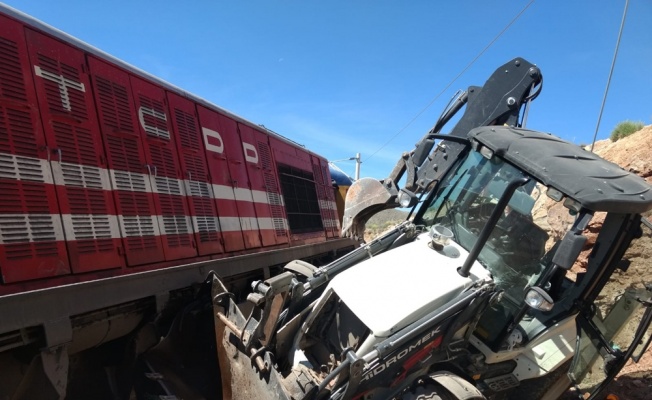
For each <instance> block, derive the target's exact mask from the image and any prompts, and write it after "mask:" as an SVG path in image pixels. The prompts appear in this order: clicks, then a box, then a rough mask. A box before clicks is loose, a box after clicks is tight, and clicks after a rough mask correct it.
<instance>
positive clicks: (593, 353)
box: [568, 218, 652, 399]
mask: <svg viewBox="0 0 652 400" xmlns="http://www.w3.org/2000/svg"><path fill="white" fill-rule="evenodd" d="M651 246H652V224H650V222H649V221H648V220H646V219H645V218H643V219H642V222H641V225H640V231H638V232H636V233H635V235H634V239H633V240H632V242H631V244H630V246H629V248H628V249H627V251H626V252H625V254H624V256H623V257H622V259H621V261H620V264H619V266H618V268H617V269H616V270H615V271H614V272H613V273H612V274H611V276H610V277H609V279H608V281H607V283H606V284H605V285H604V286H603V287H602V288H601V289H599V291H597V292H598V293H597V294H594V295H592V296H591V297H593V298H594V300H593V301H592V302H587V306H586V307H585V308H584V309H583V310H582V311H581V312H580V314H579V315H578V317H577V343H576V347H575V357H574V359H573V362H572V364H571V367H570V370H569V373H568V375H569V377H570V379H571V381H572V382H573V383H574V385H575V388H576V389H577V390H578V393H579V395H580V396H582V398H584V399H596V398H599V396H601V395H603V393H602V392H603V391H604V389H605V388H606V387H607V385H608V384H609V383H610V382H611V381H612V380H613V379H614V378H615V377H616V375H617V374H618V373H619V372H620V370H621V369H622V368H623V366H624V365H625V363H626V362H627V361H628V360H629V359H630V358H632V359H633V360H634V362H638V360H639V359H640V357H641V356H642V354H643V353H644V352H645V350H646V349H647V347H648V346H649V344H650V334H651V333H652V332H651V330H650V322H651V321H652V307H650V306H651V305H652V302H651V301H652V291H651V290H650V289H652V287H650V285H649V284H650V283H652V279H651V277H650V275H649V273H648V272H647V268H646V266H647V265H646V264H647V263H646V259H648V258H649V257H650V253H651V252H652V248H651Z"/></svg>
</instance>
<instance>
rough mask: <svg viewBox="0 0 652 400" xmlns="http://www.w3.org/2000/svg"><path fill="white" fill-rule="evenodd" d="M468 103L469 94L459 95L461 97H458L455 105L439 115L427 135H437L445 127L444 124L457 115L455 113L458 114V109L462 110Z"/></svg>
mask: <svg viewBox="0 0 652 400" xmlns="http://www.w3.org/2000/svg"><path fill="white" fill-rule="evenodd" d="M468 101H469V94H468V92H464V93H462V94H461V95H460V96H459V97H458V98H457V99H456V100H455V103H453V105H452V106H451V107H450V108H448V109H446V110H445V111H444V113H443V114H442V115H441V117H439V119H438V120H437V122H436V123H435V126H433V127H432V129H431V130H430V132H429V133H438V132H439V131H441V128H443V127H444V125H446V123H448V121H450V119H451V118H453V116H454V115H455V114H457V112H458V111H459V110H460V109H461V108H462V107H463V106H464V105H465V104H466V103H467V102H468Z"/></svg>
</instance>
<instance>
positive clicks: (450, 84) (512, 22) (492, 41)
mask: <svg viewBox="0 0 652 400" xmlns="http://www.w3.org/2000/svg"><path fill="white" fill-rule="evenodd" d="M534 1H535V0H530V2H529V3H527V4H526V5H525V7H523V9H522V10H521V11H520V12H519V13H518V14H516V16H515V17H514V18H513V19H512V20H511V21H510V22H509V23H508V24H507V25H506V26H505V27H504V28H503V30H501V31H500V32H499V33H498V34H497V35H496V36H495V37H494V38H493V39H492V40H491V41H490V42H489V44H487V45H486V46H485V48H484V49H482V51H480V53H478V55H477V56H475V58H474V59H473V60H471V62H470V63H468V64H467V65H466V67H464V69H463V70H462V71H461V72H460V73H459V74H457V76H455V78H453V79H452V80H451V81H450V82H449V83H448V85H446V87H444V88H443V89H442V90H441V92H439V93H438V94H437V95H436V96H435V97H434V98H433V99H432V100H430V102H429V103H428V104H427V105H426V106H425V107H424V108H423V109H422V110H421V111H419V112H418V113H417V114H416V115H415V116H414V117H413V118H412V119H411V120H410V121H409V122H408V123H407V124H405V126H403V128H401V129H400V130H399V131H398V132H396V133H395V134H394V136H392V137H391V138H389V140H387V141H386V142H385V143H384V144H383V145H382V146H380V148H379V149H378V150H376V151H374V152H373V153H371V155H370V156H368V157H366V158H365V160H364V161H368V160H369V159H370V158H371V157H373V156H374V155H376V154H377V153H378V152H379V151H381V150H382V149H384V148H385V147H386V146H387V145H388V144H390V143H391V142H392V141H393V140H394V139H396V137H397V136H398V135H400V134H401V133H403V131H405V130H406V129H407V128H408V127H409V126H410V125H412V123H414V121H416V120H417V118H419V117H420V116H421V114H423V113H424V112H426V110H427V109H428V108H430V106H432V105H433V103H434V102H435V101H437V99H439V97H441V95H442V94H444V92H446V91H447V90H448V88H450V87H451V86H452V85H453V83H455V81H457V80H458V79H459V78H460V77H461V76H462V75H464V73H465V72H466V71H467V70H468V69H469V68H471V66H473V64H475V62H476V61H477V60H478V59H479V58H480V57H482V55H483V54H484V53H485V52H486V51H487V50H489V48H490V47H491V46H492V45H493V44H494V43H495V42H496V41H497V40H498V39H499V38H500V37H501V36H502V35H503V34H504V33H505V32H506V31H507V30H508V29H509V28H510V27H511V26H512V25H513V24H514V23H515V22H516V21H517V20H518V19H519V18H520V17H521V15H523V13H524V12H525V11H526V10H527V9H528V8H529V7H530V6H531V5H532V3H534Z"/></svg>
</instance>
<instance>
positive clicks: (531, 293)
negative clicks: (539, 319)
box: [525, 286, 555, 311]
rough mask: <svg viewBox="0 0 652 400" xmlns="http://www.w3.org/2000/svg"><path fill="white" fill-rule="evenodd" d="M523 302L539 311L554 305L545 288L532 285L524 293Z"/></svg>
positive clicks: (547, 309)
mask: <svg viewBox="0 0 652 400" xmlns="http://www.w3.org/2000/svg"><path fill="white" fill-rule="evenodd" d="M525 303H526V304H527V305H528V306H530V307H532V308H534V309H535V310H539V311H550V310H552V307H553V306H554V305H555V302H554V301H553V300H552V297H550V295H549V294H548V293H546V291H545V290H543V289H541V288H540V287H537V286H534V287H531V288H530V289H528V291H527V293H526V294H525Z"/></svg>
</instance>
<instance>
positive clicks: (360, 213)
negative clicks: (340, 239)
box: [342, 178, 396, 239]
mask: <svg viewBox="0 0 652 400" xmlns="http://www.w3.org/2000/svg"><path fill="white" fill-rule="evenodd" d="M395 197H396V195H395V194H393V193H392V187H391V185H390V187H389V188H388V187H387V186H386V185H385V184H383V182H381V181H379V180H376V179H373V178H361V179H358V180H357V181H355V182H354V183H353V185H351V187H350V188H349V191H348V192H347V193H346V202H345V204H344V218H343V220H342V236H344V237H352V238H355V239H360V238H363V237H364V230H365V224H366V223H367V221H368V220H369V218H371V216H372V215H374V214H376V213H377V212H379V211H382V210H384V209H387V208H394V207H396V205H395V204H394V198H395Z"/></svg>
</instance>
